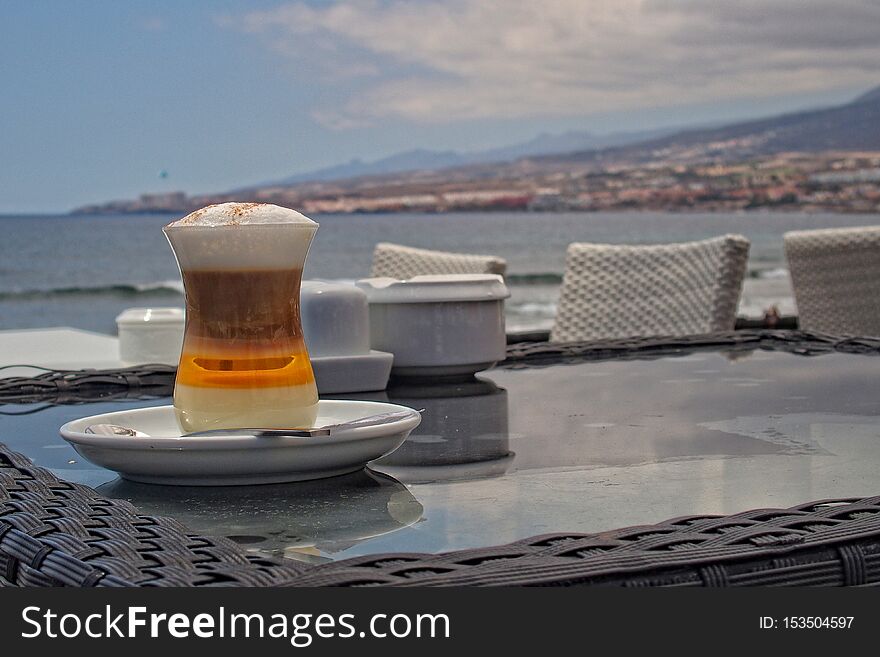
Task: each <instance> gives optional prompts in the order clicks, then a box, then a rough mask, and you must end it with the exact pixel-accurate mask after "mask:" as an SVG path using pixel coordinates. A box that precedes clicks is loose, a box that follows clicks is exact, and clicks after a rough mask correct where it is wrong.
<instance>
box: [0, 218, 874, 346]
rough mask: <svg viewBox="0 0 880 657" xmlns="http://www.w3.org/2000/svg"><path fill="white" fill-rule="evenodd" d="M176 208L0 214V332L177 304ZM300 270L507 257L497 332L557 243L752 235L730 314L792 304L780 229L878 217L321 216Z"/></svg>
mask: <svg viewBox="0 0 880 657" xmlns="http://www.w3.org/2000/svg"><path fill="white" fill-rule="evenodd" d="M174 218H177V217H176V216H171V215H168V216H161V215H145V216H131V215H129V216H75V217H74V216H66V215H56V216H0V329H12V328H15V329H20V328H36V327H45V326H72V327H77V328H83V329H88V330H94V331H100V332H104V333H115V331H116V326H115V321H114V318H115V317H116V315H117V314H118V313H119V312H120V311H121V310H123V309H124V308H129V307H132V306H175V305H177V306H180V305H182V303H183V297H182V285H181V283H180V277H179V274H178V271H177V266H176V264H175V262H174V257H173V256H172V253H171V249H170V248H169V247H168V244H167V243H166V241H165V237H164V235H163V234H162V231H161V228H162V226H163V225H164V224H166V223H168V222H169V221H171V220H172V219H174ZM313 218H314V219H315V220H316V221H318V222H319V223H320V224H321V228H320V230H319V231H318V234H317V236H316V238H315V241H314V243H313V246H312V250H311V253H310V255H309V260H308V263H307V265H306V271H305V276H306V278H323V279H331V280H344V281H353V280H355V279H357V278H361V277H363V276H366V275H368V273H369V269H370V260H371V257H372V250H373V246H374V245H375V244H376V242H380V241H388V242H397V243H400V244H407V245H410V246H418V247H425V248H435V249H442V250H448V251H460V252H470V253H491V254H496V255H500V256H502V257H504V258H506V259H507V262H508V277H507V281H508V284H509V286H510V288H511V293H512V296H511V299H510V300H509V301H508V303H507V322H508V330H510V331H519V330H529V329H538V328H549V327H550V326H551V324H552V322H553V316H554V313H555V310H556V300H557V296H558V291H559V284H560V281H561V277H562V272H563V268H564V261H565V249H566V246H567V245H568V243H569V242H576V241H584V242H601V243H611V244H621V243H626V244H651V243H661V242H679V241H688V240H695V239H703V238H707V237H712V236H716V235H721V234H724V233H742V234H743V235H745V236H746V237H748V238H749V239H750V240H751V241H752V250H751V257H750V263H749V277H748V279H747V280H746V283H745V286H744V291H743V299H742V302H741V305H740V314H742V315H746V316H761V315H762V314H763V311H764V309H766V308H767V307H769V306H771V305H776V306H778V307H779V309H780V310H781V311H782V312H783V313H786V314H788V313H793V312H795V307H794V301H793V299H792V294H791V286H790V281H789V279H788V272H787V271H786V269H785V261H784V257H783V253H782V234H783V233H784V232H785V231H788V230H796V229H810V228H825V227H837V226H859V225H869V224H877V223H880V215H853V214H807V213H713V214H705V213H678V214H673V213H655V212H624V213H564V214H559V213H504V212H492V213H480V214H474V213H467V214H465V213H462V214H384V215H383V214H375V215H322V216H316V217H313Z"/></svg>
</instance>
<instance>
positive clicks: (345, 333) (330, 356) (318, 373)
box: [300, 281, 394, 395]
mask: <svg viewBox="0 0 880 657" xmlns="http://www.w3.org/2000/svg"><path fill="white" fill-rule="evenodd" d="M300 311H301V315H302V328H303V336H304V337H305V341H306V348H307V349H308V350H309V359H310V360H311V362H312V370H313V371H314V373H315V382H316V383H317V385H318V392H319V393H320V394H322V395H330V394H347V393H353V392H365V391H375V390H384V389H385V386H386V385H387V384H388V377H389V375H390V374H391V362H392V360H393V359H394V357H393V356H392V355H391V354H388V353H384V352H380V351H375V350H371V349H370V311H369V308H368V306H367V295H366V294H364V292H363V290H359V289H358V288H357V287H355V286H354V285H351V284H348V285H345V284H342V283H331V282H325V281H303V282H302V292H301V294H300Z"/></svg>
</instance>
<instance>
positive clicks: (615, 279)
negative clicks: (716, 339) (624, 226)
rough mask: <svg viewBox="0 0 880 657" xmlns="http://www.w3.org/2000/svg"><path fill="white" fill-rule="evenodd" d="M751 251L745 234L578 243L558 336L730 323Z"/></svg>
mask: <svg viewBox="0 0 880 657" xmlns="http://www.w3.org/2000/svg"><path fill="white" fill-rule="evenodd" d="M748 256H749V241H748V240H747V239H746V238H745V237H743V236H742V235H724V236H723V237H716V238H714V239H709V240H703V241H700V242H686V243H683V244H658V245H651V246H618V245H610V244H586V243H574V244H570V245H569V246H568V252H567V257H566V263H565V275H564V277H563V280H562V290H561V292H560V296H559V306H558V310H557V313H556V321H555V323H554V325H553V330H552V331H551V334H550V339H551V340H552V341H553V342H574V341H579V340H599V339H611V338H628V337H637V336H638V337H644V336H659V335H664V336H672V335H697V334H701V333H711V332H713V331H724V330H730V329H732V328H733V326H734V323H735V322H736V309H737V305H738V303H739V297H740V293H741V291H742V281H743V276H744V275H745V271H746V262H747V260H748Z"/></svg>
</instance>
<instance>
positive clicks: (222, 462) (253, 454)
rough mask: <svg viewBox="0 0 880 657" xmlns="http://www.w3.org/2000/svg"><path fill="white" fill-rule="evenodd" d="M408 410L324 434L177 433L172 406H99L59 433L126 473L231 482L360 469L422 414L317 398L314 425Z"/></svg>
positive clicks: (139, 477)
mask: <svg viewBox="0 0 880 657" xmlns="http://www.w3.org/2000/svg"><path fill="white" fill-rule="evenodd" d="M392 411H409V413H408V414H407V416H406V417H404V418H402V419H400V420H397V421H395V422H392V423H389V424H382V425H377V426H366V427H355V428H351V429H340V430H335V431H334V433H333V435H332V436H330V437H314V438H299V437H293V436H290V437H288V436H285V437H262V438H261V437H255V436H235V435H229V436H201V437H195V438H187V437H184V436H181V435H180V434H181V430H180V426H179V425H178V423H177V418H176V416H175V414H174V407H173V406H156V407H153V408H139V409H134V410H129V411H118V412H115V413H104V414H102V415H93V416H91V417H85V418H81V419H79V420H74V421H72V422H68V423H67V424H65V425H64V426H62V427H61V435H62V436H63V437H64V439H65V440H67V441H68V442H70V443H71V444H72V445H73V447H74V449H76V451H77V452H79V453H80V454H81V455H82V456H83V457H84V458H86V459H88V460H89V461H91V462H92V463H95V464H96V465H100V466H102V467H105V468H107V469H109V470H115V471H116V472H118V473H119V474H120V475H121V476H122V477H123V478H125V479H130V480H132V481H140V482H144V483H155V484H171V485H178V486H236V485H246V484H268V483H281V482H287V481H303V480H306V479H320V478H322V477H333V476H336V475H340V474H345V473H348V472H354V471H356V470H359V469H361V468H362V467H364V465H366V464H367V463H368V462H369V461H372V460H374V459H377V458H380V457H382V456H385V455H387V454H390V453H391V452H393V451H394V450H395V449H397V448H398V447H400V445H401V443H403V441H404V440H406V438H407V436H409V433H410V432H411V431H412V430H413V429H415V428H416V427H417V426H418V425H419V422H420V421H421V416H420V415H419V413H418V412H417V411H414V410H413V409H411V408H407V407H406V406H397V405H396V404H385V403H381V402H369V401H348V400H321V401H320V402H318V419H317V421H316V422H315V426H318V427H320V426H324V425H329V424H338V423H340V422H351V421H353V420H356V419H358V418H362V417H366V416H368V415H375V414H378V413H389V412H392ZM93 424H117V425H120V426H124V427H130V428H132V429H137V430H139V431H143V432H144V433H146V434H148V435H149V436H150V437H149V438H134V437H129V436H99V435H95V434H90V433H85V429H86V427H88V426H90V425H93Z"/></svg>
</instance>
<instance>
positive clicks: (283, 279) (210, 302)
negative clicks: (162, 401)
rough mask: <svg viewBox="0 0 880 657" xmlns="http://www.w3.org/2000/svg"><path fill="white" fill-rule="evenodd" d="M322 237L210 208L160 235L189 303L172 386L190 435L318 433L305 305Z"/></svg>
mask: <svg viewBox="0 0 880 657" xmlns="http://www.w3.org/2000/svg"><path fill="white" fill-rule="evenodd" d="M317 229H318V224H316V223H315V222H313V221H311V220H310V219H308V218H307V217H304V216H303V215H301V214H299V213H298V212H295V211H293V210H289V209H287V208H281V207H278V206H275V205H268V204H256V203H224V204H220V205H213V206H208V207H207V208H203V209H202V210H198V211H196V212H194V213H192V214H191V215H189V216H187V217H184V218H183V219H180V220H179V221H175V222H172V223H171V224H169V225H167V226H165V228H164V229H163V231H164V233H165V235H166V237H167V238H168V242H169V244H170V245H171V248H172V250H173V251H174V255H175V257H176V258H177V264H178V266H179V267H180V274H181V276H182V278H183V287H184V294H185V296H186V328H185V332H184V339H183V349H182V353H181V356H180V363H179V365H178V369H177V378H176V380H175V384H174V407H175V410H176V412H177V418H178V421H179V422H180V425H181V428H182V429H183V430H184V431H186V432H193V431H204V430H209V429H225V428H229V429H232V428H241V427H264V428H291V427H309V426H312V425H313V424H314V421H315V417H316V414H317V403H318V391H317V387H316V386H315V377H314V374H313V373H312V366H311V363H310V361H309V355H308V352H307V351H306V345H305V342H304V340H303V333H302V326H301V322H300V301H299V298H300V283H301V281H302V270H303V265H304V264H305V260H306V256H307V255H308V251H309V246H310V244H311V242H312V238H313V237H314V235H315V232H316V231H317Z"/></svg>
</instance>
